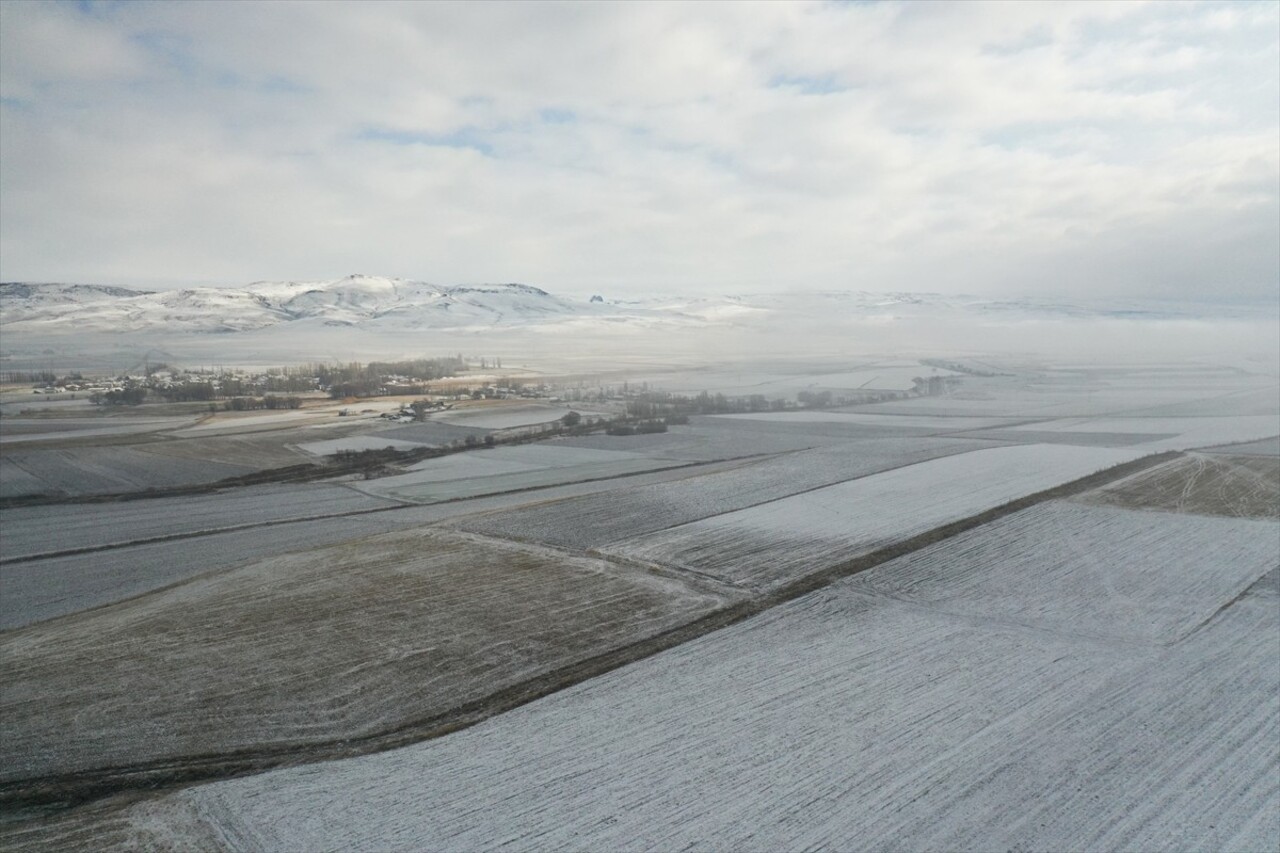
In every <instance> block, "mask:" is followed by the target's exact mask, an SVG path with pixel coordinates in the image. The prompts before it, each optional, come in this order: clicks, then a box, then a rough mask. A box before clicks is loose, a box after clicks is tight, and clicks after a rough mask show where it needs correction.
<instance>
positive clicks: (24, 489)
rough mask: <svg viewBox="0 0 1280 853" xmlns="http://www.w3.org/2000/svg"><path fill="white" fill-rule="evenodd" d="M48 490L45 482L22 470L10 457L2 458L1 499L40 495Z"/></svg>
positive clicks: (0, 463)
mask: <svg viewBox="0 0 1280 853" xmlns="http://www.w3.org/2000/svg"><path fill="white" fill-rule="evenodd" d="M48 488H49V487H48V485H47V484H46V483H45V481H44V480H41V479H40V478H39V477H37V476H35V475H34V474H32V473H31V472H29V471H27V470H26V469H24V468H21V467H20V466H19V465H18V464H17V463H16V462H14V461H13V460H12V459H10V458H9V457H7V456H0V499H3V498H16V497H21V496H23V495H40V494H44V493H45V492H46V490H48Z"/></svg>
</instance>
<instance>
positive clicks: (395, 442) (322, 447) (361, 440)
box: [298, 432, 422, 456]
mask: <svg viewBox="0 0 1280 853" xmlns="http://www.w3.org/2000/svg"><path fill="white" fill-rule="evenodd" d="M388 447H390V448H393V449H395V450H417V449H419V448H420V447H422V444H421V443H419V442H416V441H401V440H400V439H398V438H389V437H387V436H385V435H383V434H382V433H379V432H375V433H371V434H369V435H350V436H347V437H345V438H328V439H324V440H323V441H308V442H306V443H305V444H299V445H298V449H299V450H302V451H305V452H307V453H310V454H312V455H313V456H330V455H332V454H334V453H338V452H339V451H343V450H346V451H355V452H358V451H361V450H386V449H387V448H388Z"/></svg>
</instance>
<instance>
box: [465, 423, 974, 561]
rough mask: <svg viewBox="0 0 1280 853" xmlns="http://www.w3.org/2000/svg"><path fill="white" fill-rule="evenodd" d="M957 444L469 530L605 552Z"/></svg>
mask: <svg viewBox="0 0 1280 853" xmlns="http://www.w3.org/2000/svg"><path fill="white" fill-rule="evenodd" d="M983 446H985V445H982V444H980V443H977V442H972V441H964V440H957V439H935V438H912V439H901V438H895V439H870V440H867V441H861V442H852V443H846V444H841V445H837V446H832V447H821V448H815V449H813V450H806V451H799V452H795V453H784V454H780V455H778V456H773V457H770V458H766V459H760V460H756V461H754V462H751V463H747V464H743V465H741V466H739V467H736V468H733V469H732V470H728V471H719V472H715V473H707V474H697V475H695V474H690V476H688V477H685V478H682V479H679V480H675V481H672V482H668V483H658V484H653V485H648V486H640V487H636V488H630V489H618V490H614V491H610V492H608V493H606V494H601V495H592V496H589V497H581V498H574V499H570V500H566V501H560V502H557V503H547V504H542V505H538V506H532V507H528V508H524V509H518V510H512V511H511V512H507V513H498V514H494V515H490V516H483V517H478V518H476V519H474V520H468V521H465V522H464V524H465V526H466V527H467V529H470V530H475V531H477V532H482V533H487V534H491V535H497V536H508V537H512V538H516V539H529V540H535V541H540V542H547V543H549V544H553V545H561V546H568V547H573V548H598V547H600V546H603V545H607V544H608V543H611V542H616V541H618V540H621V539H628V538H630V537H634V536H639V535H641V534H645V533H652V532H654V531H661V530H666V529H667V528H670V527H676V526H678V525H682V524H687V523H689V522H692V521H696V520H698V519H703V518H707V517H709V516H715V515H720V514H722V513H728V512H733V511H735V510H741V509H743V508H744V507H750V506H753V505H755V504H763V503H767V502H769V501H776V500H778V499H779V498H784V497H787V496H788V495H794V494H797V493H799V492H804V491H806V490H809V489H815V488H820V487H822V486H828V485H830V484H832V483H839V482H841V481H844V480H848V479H850V478H853V477H861V476H865V475H868V474H874V473H876V472H879V471H886V470H889V469H891V468H897V467H899V466H902V465H911V464H914V463H917V462H922V461H924V460H928V459H934V458H937V457H940V456H947V455H950V454H954V453H964V452H966V451H969V450H973V449H975V448H976V447H983Z"/></svg>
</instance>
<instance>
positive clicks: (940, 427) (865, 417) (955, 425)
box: [716, 409, 1015, 433]
mask: <svg viewBox="0 0 1280 853" xmlns="http://www.w3.org/2000/svg"><path fill="white" fill-rule="evenodd" d="M716 417H718V418H724V419H727V420H735V421H769V422H772V423H780V424H845V425H849V426H869V427H877V428H881V429H888V430H895V429H898V430H929V431H931V432H935V433H950V432H962V431H966V430H979V429H992V428H995V427H1000V426H1004V425H1007V424H1012V423H1014V422H1015V421H1014V420H1013V419H1010V418H978V417H971V416H966V415H892V414H879V413H877V412H875V411H860V412H841V411H837V410H834V409H825V410H801V411H798V412H752V413H750V414H742V415H717V416H716Z"/></svg>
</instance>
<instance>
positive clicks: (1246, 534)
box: [850, 501, 1280, 645]
mask: <svg viewBox="0 0 1280 853" xmlns="http://www.w3.org/2000/svg"><path fill="white" fill-rule="evenodd" d="M1278 561H1280V523H1277V522H1275V521H1263V520H1253V519H1248V520H1245V519H1227V518H1209V517H1205V516H1197V515H1175V514H1172V513H1149V512H1138V511H1135V510H1126V509H1116V508H1113V507H1094V506H1084V505H1081V504H1078V503H1073V502H1071V501H1049V502H1047V503H1044V504H1040V505H1039V506H1035V507H1032V508H1030V509H1026V510H1023V511H1021V512H1018V513H1015V514H1013V515H1010V516H1006V517H1004V518H1001V519H998V520H996V521H993V522H991V523H990V524H987V525H984V526H982V527H979V528H975V529H973V530H969V531H967V532H965V533H962V534H960V535H959V536H956V537H955V538H953V539H948V540H946V541H944V542H940V543H938V544H936V545H931V546H929V547H927V548H924V549H921V550H919V551H916V552H914V553H912V554H909V555H907V556H905V557H901V558H899V559H897V560H894V561H892V562H890V563H887V564H885V565H883V566H879V567H877V568H875V569H873V570H871V571H869V572H865V573H862V574H860V575H857V576H855V577H854V578H852V579H851V580H850V586H851V588H853V589H858V590H862V591H864V592H868V593H875V594H877V595H881V596H884V597H887V598H893V599H897V600H901V601H906V602H910V603H912V604H916V605H920V606H922V607H928V608H930V609H933V610H938V611H944V612H946V613H951V614H954V615H958V616H969V617H974V618H980V619H983V620H987V621H990V622H993V623H995V622H998V623H1002V624H1011V625H1023V626H1028V627H1032V628H1037V629H1041V630H1045V631H1052V632H1056V633H1065V634H1078V635H1081V636H1088V637H1094V638H1100V639H1115V640H1121V641H1132V642H1140V643H1158V644H1161V645H1168V644H1171V643H1173V642H1176V641H1177V640H1180V639H1182V638H1183V637H1185V636H1186V635H1187V634H1189V633H1190V632H1192V631H1194V630H1195V629H1196V628H1198V627H1200V626H1201V625H1203V624H1204V623H1205V622H1206V621H1207V620H1208V619H1209V618H1210V617H1212V616H1213V615H1214V614H1215V613H1216V612H1217V611H1218V609H1219V608H1221V607H1222V606H1223V605H1225V604H1227V603H1228V602H1230V601H1231V600H1233V599H1234V598H1235V597H1236V596H1238V595H1239V594H1240V593H1242V592H1243V591H1244V590H1245V589H1247V588H1248V587H1249V586H1251V585H1252V584H1253V583H1254V582H1255V581H1257V580H1258V578H1260V577H1262V576H1263V575H1265V574H1266V573H1267V572H1268V571H1270V570H1271V569H1273V568H1275V567H1276V565H1277V562H1278Z"/></svg>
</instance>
